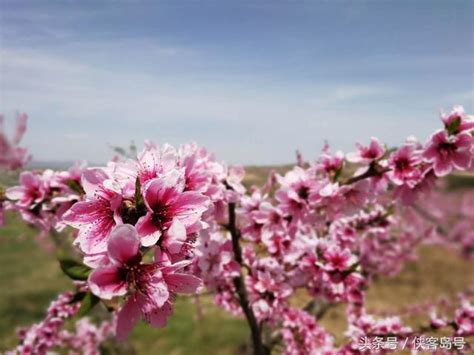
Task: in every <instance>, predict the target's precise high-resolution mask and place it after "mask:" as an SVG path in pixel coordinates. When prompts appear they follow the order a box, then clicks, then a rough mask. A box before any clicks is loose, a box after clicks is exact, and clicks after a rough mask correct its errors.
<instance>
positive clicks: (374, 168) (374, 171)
mask: <svg viewBox="0 0 474 355" xmlns="http://www.w3.org/2000/svg"><path fill="white" fill-rule="evenodd" d="M388 171H390V169H389V168H382V167H381V166H379V165H378V164H377V163H372V164H370V165H369V168H368V169H367V171H366V172H365V173H363V174H360V175H357V176H353V177H351V178H349V179H347V180H346V181H344V182H343V183H342V185H350V184H354V183H356V182H358V181H360V180H364V179H367V178H370V177H374V176H381V175H382V174H385V173H386V172H388Z"/></svg>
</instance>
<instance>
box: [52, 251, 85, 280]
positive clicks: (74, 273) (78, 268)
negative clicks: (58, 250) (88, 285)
mask: <svg viewBox="0 0 474 355" xmlns="http://www.w3.org/2000/svg"><path fill="white" fill-rule="evenodd" d="M59 265H60V266H61V270H62V271H63V272H64V273H65V274H66V275H67V276H69V277H70V278H71V279H73V280H81V281H85V280H87V277H88V276H89V274H90V273H91V271H92V269H91V268H90V267H88V266H86V265H84V264H83V263H81V262H79V261H77V260H74V259H71V258H67V257H60V258H59Z"/></svg>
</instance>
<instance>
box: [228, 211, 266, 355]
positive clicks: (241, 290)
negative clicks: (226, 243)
mask: <svg viewBox="0 0 474 355" xmlns="http://www.w3.org/2000/svg"><path fill="white" fill-rule="evenodd" d="M228 229H229V232H230V234H231V236H232V248H233V251H234V255H235V260H236V261H237V262H238V263H239V265H240V266H241V267H242V266H243V260H242V248H241V247H240V237H241V233H240V230H239V229H238V228H237V224H236V216H235V203H229V225H228ZM233 281H234V286H235V289H236V291H237V295H238V297H239V303H240V307H241V308H242V310H243V312H244V314H245V317H246V318H247V323H248V325H249V327H250V332H251V335H252V345H253V353H254V355H266V354H269V351H268V349H267V348H266V347H265V345H264V344H263V342H262V335H261V331H260V326H259V325H258V322H257V318H256V317H255V314H254V313H253V310H252V308H251V307H250V304H249V300H248V294H247V289H246V287H245V281H244V275H243V273H242V270H240V271H239V276H237V277H235V278H234V280H233Z"/></svg>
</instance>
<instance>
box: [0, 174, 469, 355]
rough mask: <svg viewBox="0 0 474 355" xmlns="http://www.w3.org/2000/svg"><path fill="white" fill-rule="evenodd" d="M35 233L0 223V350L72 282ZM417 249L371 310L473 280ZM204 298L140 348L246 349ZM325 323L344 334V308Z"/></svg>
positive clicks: (374, 290) (141, 331)
mask: <svg viewBox="0 0 474 355" xmlns="http://www.w3.org/2000/svg"><path fill="white" fill-rule="evenodd" d="M249 170H250V171H249V173H250V178H251V179H253V181H252V182H251V183H254V182H255V183H261V181H263V180H265V179H264V178H262V173H261V171H259V169H257V168H250V169H249ZM266 170H270V168H268V169H266ZM471 184H472V179H471V180H470V179H465V178H462V185H463V186H472V185H471ZM454 185H456V183H455V184H454ZM35 235H36V232H35V231H34V230H32V229H30V228H28V227H26V226H25V225H24V224H23V223H22V222H21V221H20V220H19V219H18V218H17V217H15V216H14V215H9V216H8V219H7V225H6V226H5V227H2V228H0V269H1V272H0V353H1V352H2V351H4V350H7V349H10V348H12V347H13V346H14V345H15V343H16V338H15V334H14V330H15V328H16V327H17V326H20V325H28V324H31V323H32V322H35V321H37V320H39V319H41V318H42V317H43V315H44V311H45V309H46V307H47V305H48V304H49V302H50V301H51V300H52V299H53V298H54V297H55V295H56V294H57V293H58V292H60V291H64V290H67V289H70V288H71V283H70V281H69V280H68V279H67V278H66V277H65V276H63V275H62V273H61V271H60V270H59V268H58V267H57V264H56V262H55V260H54V257H53V256H52V255H51V254H48V252H47V251H46V250H43V249H41V248H39V247H38V244H37V243H36V242H35V240H34V236H35ZM419 255H420V260H419V262H417V263H409V264H407V265H406V267H405V269H404V271H403V272H402V273H401V274H399V275H398V276H396V277H393V278H383V279H379V280H376V281H375V283H374V285H373V287H371V289H370V291H369V301H368V305H369V309H378V310H391V311H397V310H399V309H402V308H403V307H404V306H406V305H409V304H411V303H418V302H421V301H424V300H436V299H438V298H439V297H440V296H449V297H452V296H453V295H455V293H456V292H458V291H461V290H464V289H465V288H466V287H467V286H469V285H474V267H473V266H474V265H473V264H472V262H468V261H465V260H462V259H460V258H459V257H458V256H457V255H455V254H454V253H452V252H450V251H448V250H445V249H441V248H439V247H423V248H421V249H420V250H419ZM201 303H202V309H203V311H204V314H203V315H202V317H200V318H199V319H198V317H197V312H196V306H195V304H194V303H193V298H182V299H179V300H178V301H177V304H176V313H175V316H174V317H172V318H171V320H170V323H169V326H168V327H167V328H166V329H154V328H151V327H147V326H145V325H143V324H141V325H140V326H139V327H137V328H136V329H135V331H134V333H133V334H132V337H131V345H132V346H133V348H134V349H135V351H136V353H137V354H155V353H165V354H183V355H184V354H209V353H212V354H237V353H241V352H242V350H243V346H244V344H245V342H246V340H247V339H248V334H247V330H246V328H245V323H244V321H243V320H241V319H236V318H234V317H232V316H230V315H228V314H226V313H225V312H223V311H221V310H220V309H218V308H217V307H215V306H214V305H212V302H211V300H210V299H209V298H205V297H204V298H203V299H201ZM411 321H413V322H419V321H420V320H419V319H415V320H411ZM322 323H323V325H325V326H326V327H327V328H328V329H330V330H332V331H334V333H335V334H338V335H339V336H337V338H338V339H340V338H341V337H340V334H342V332H343V331H344V330H345V326H346V321H345V316H344V309H343V307H334V308H333V309H331V310H330V311H329V312H328V313H327V314H326V316H325V317H324V319H323V320H322ZM127 353H130V352H127Z"/></svg>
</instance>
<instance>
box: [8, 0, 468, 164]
mask: <svg viewBox="0 0 474 355" xmlns="http://www.w3.org/2000/svg"><path fill="white" fill-rule="evenodd" d="M473 15H474V2H472V1H461V0H454V1H362V0H360V1H337V0H336V1H292V2H290V1H277V2H271V1H252V2H249V1H232V2H231V1H217V0H216V1H155V2H151V1H150V2H147V1H99V2H95V1H94V2H92V1H81V2H79V1H67V2H66V1H60V2H59V1H58V2H54V1H48V2H47V3H46V2H39V1H35V2H25V1H11V2H10V1H5V0H3V1H1V2H0V35H1V37H0V111H3V112H4V113H5V114H6V115H7V118H10V119H11V118H12V117H13V113H14V112H15V110H21V111H26V112H28V113H29V115H30V129H29V131H28V134H27V136H26V139H25V144H26V145H27V146H28V147H29V148H30V149H31V151H32V152H33V154H34V157H35V159H37V160H77V159H87V160H89V161H93V162H103V161H105V160H106V159H107V158H109V157H110V156H111V150H110V148H109V146H110V145H122V146H124V145H127V144H128V143H129V142H130V141H131V140H134V141H135V142H136V143H137V144H138V145H141V143H142V141H143V140H144V139H151V140H153V141H155V142H157V143H164V142H169V143H172V144H180V143H184V142H188V141H197V142H198V143H199V144H201V145H204V146H206V147H208V148H209V149H210V150H212V151H214V152H215V153H216V154H217V156H218V158H220V159H223V160H227V161H230V162H231V163H243V164H275V163H284V162H290V161H293V160H294V151H295V149H296V148H299V149H301V150H302V152H303V153H304V155H305V156H306V157H307V158H314V157H316V155H317V154H318V152H319V150H320V148H321V146H322V144H323V142H324V140H325V139H327V140H328V141H329V142H330V143H331V145H333V146H334V147H335V148H340V149H343V150H345V151H348V150H350V149H351V147H352V146H353V143H354V142H356V141H361V142H365V141H368V139H369V137H370V136H372V135H374V136H378V137H379V138H381V139H383V140H384V141H386V142H388V143H389V144H393V145H394V144H397V143H400V142H401V141H402V140H403V139H404V138H405V137H406V136H408V135H415V136H417V137H419V138H420V139H425V138H426V137H427V135H428V134H429V133H430V132H432V131H433V130H434V129H436V128H437V127H438V126H439V121H438V112H439V110H440V109H441V108H445V109H450V107H451V106H452V105H454V104H462V105H464V106H465V107H466V109H467V110H468V111H469V112H471V113H472V112H473V109H474V27H473V26H474V25H473V18H474V16H473Z"/></svg>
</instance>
